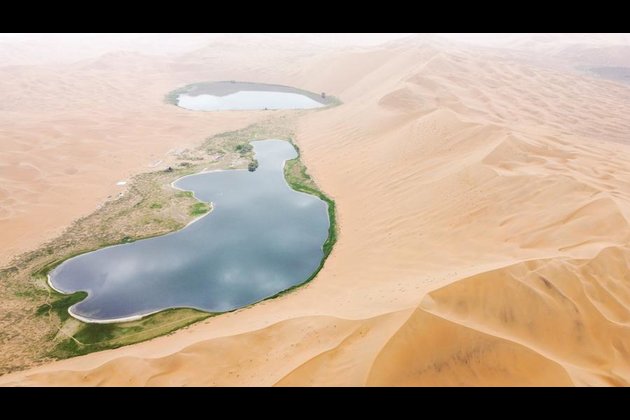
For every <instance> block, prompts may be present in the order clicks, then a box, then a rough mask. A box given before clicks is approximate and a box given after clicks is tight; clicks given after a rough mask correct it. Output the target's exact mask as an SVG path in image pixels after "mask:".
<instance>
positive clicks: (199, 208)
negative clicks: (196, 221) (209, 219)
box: [188, 203, 210, 216]
mask: <svg viewBox="0 0 630 420" xmlns="http://www.w3.org/2000/svg"><path fill="white" fill-rule="evenodd" d="M209 211H210V206H209V205H208V204H207V203H195V204H193V205H191V206H190V210H189V211H188V214H190V215H191V216H201V215H202V214H206V213H208V212H209Z"/></svg>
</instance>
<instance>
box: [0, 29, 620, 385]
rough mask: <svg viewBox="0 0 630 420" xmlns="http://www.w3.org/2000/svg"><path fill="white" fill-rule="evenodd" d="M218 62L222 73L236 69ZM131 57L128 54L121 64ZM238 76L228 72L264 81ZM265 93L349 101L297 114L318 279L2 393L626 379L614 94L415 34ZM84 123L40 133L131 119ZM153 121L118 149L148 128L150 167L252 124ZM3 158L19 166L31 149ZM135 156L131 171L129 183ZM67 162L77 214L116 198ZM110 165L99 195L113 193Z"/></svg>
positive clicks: (291, 75) (10, 381)
mask: <svg viewBox="0 0 630 420" xmlns="http://www.w3.org/2000/svg"><path fill="white" fill-rule="evenodd" d="M216 51H217V49H215V48H206V49H202V51H201V52H202V53H203V54H202V58H200V59H199V60H198V62H196V61H195V55H194V54H193V53H190V54H188V55H186V56H185V58H186V61H184V62H181V63H179V64H178V65H179V66H180V70H177V68H178V67H177V66H178V65H176V64H174V65H173V67H172V68H173V69H175V70H172V71H173V73H174V74H175V75H173V74H171V73H169V71H171V70H169V71H167V70H164V76H163V77H164V79H161V80H160V81H155V82H154V83H155V86H154V87H152V88H150V89H149V88H147V91H146V92H145V93H144V94H143V95H142V96H140V97H138V98H137V99H136V101H137V102H136V104H137V106H140V105H144V104H145V103H148V102H150V101H151V100H154V99H155V97H156V95H157V93H156V92H157V91H158V90H159V89H157V87H159V88H162V87H165V86H166V85H167V82H166V79H168V78H170V80H174V79H176V78H177V77H180V78H181V79H183V78H184V76H183V75H184V74H186V75H191V74H195V72H199V73H201V70H199V67H195V66H196V65H197V64H195V63H203V64H207V63H208V62H217V59H216V57H215V54H216ZM200 54H201V53H200ZM279 55H282V54H279ZM284 56H290V54H289V53H286V54H285V55H284ZM228 58H229V60H228V63H227V64H226V67H225V69H217V70H216V71H215V73H216V75H217V76H218V75H225V74H227V73H228V71H227V70H230V69H232V67H233V66H235V62H236V61H237V60H236V59H235V58H234V57H232V56H229V57H228ZM110 59H114V60H115V59H117V58H116V57H114V58H111V57H110ZM145 59H147V58H141V57H135V58H134V64H133V68H136V67H139V68H142V66H141V65H140V64H141V63H140V62H142V60H145ZM135 60H138V62H136V61H135ZM95 63H100V64H99V65H98V69H95V68H93V66H94V65H95ZM252 66H253V65H252ZM101 68H109V67H108V66H105V65H104V64H103V63H102V62H99V61H97V60H96V61H93V64H92V67H90V69H89V70H84V71H90V72H96V71H101V70H99V69H101ZM224 70H225V71H224ZM254 70H255V69H252V68H251V67H242V68H241V69H240V70H239V73H238V76H239V77H240V76H243V75H246V74H247V75H251V76H252V77H251V79H250V80H252V81H257V80H258V78H259V77H263V76H265V75H269V74H270V73H271V70H270V69H269V68H267V69H266V70H264V71H263V72H262V73H260V72H257V71H254ZM178 71H179V72H180V73H178ZM95 77H96V76H95ZM123 79H124V78H123V77H122V76H121V80H123ZM125 80H126V79H125ZM265 81H266V82H270V83H284V84H289V85H296V86H301V87H304V88H306V89H311V90H313V91H316V92H319V91H327V92H333V93H334V95H335V96H339V97H340V98H342V99H343V101H344V103H343V105H341V106H339V107H336V108H332V109H329V110H324V111H321V112H313V113H304V115H302V116H301V117H300V119H299V129H298V133H297V138H296V139H295V141H296V142H297V144H298V145H299V147H300V150H301V153H302V157H303V159H304V162H305V164H306V166H307V167H308V168H309V171H310V173H311V175H312V176H313V177H314V178H315V179H316V181H317V183H318V185H319V186H320V187H321V189H322V190H323V191H325V192H326V193H327V194H328V195H330V196H331V197H333V198H334V199H335V200H336V206H337V214H338V224H339V227H340V231H339V240H338V242H337V245H336V247H335V249H334V251H333V253H332V254H331V256H330V257H329V259H328V260H327V262H326V264H325V266H324V268H323V269H322V270H321V271H320V273H319V274H318V276H317V278H316V279H315V280H314V281H313V282H312V283H310V284H309V285H308V286H306V287H304V288H301V289H299V290H297V291H295V292H292V293H290V294H288V295H284V296H282V297H280V298H278V299H274V300H271V301H266V302H263V303H261V304H258V305H255V306H253V307H251V308H247V309H243V310H240V311H237V312H234V313H230V314H226V315H222V316H218V317H214V318H210V319H208V320H205V321H203V322H201V323H198V324H195V325H192V326H190V327H188V328H186V329H184V330H182V331H178V332H176V333H175V334H173V335H169V336H164V337H160V338H157V339H154V340H152V341H149V342H145V343H140V344H136V345H133V346H129V347H124V348H120V349H116V350H110V351H105V352H101V353H95V354H90V355H87V356H82V357H78V358H75V359H69V360H64V361H59V362H54V363H50V364H47V365H43V366H40V367H36V368H34V369H31V370H27V371H23V372H16V373H13V374H9V375H5V376H2V377H0V384H2V385H136V386H140V385H150V386H151V385H229V386H232V385H278V386H290V385H368V386H370V385H445V386H456V385H490V386H505V385H525V386H540V385H552V386H567V385H578V386H582V385H596V386H599V385H615V386H627V385H629V384H630V346H629V345H628V343H630V277H629V276H628V274H627V267H628V266H629V264H630V224H629V221H630V183H628V179H630V169H629V168H630V145H628V137H627V133H628V132H630V121H629V120H628V118H627V115H628V113H629V112H630V88H628V87H625V86H623V85H619V84H614V83H611V82H608V81H603V80H597V79H594V78H588V77H584V76H581V75H578V74H575V73H571V72H562V71H560V70H553V69H550V68H542V67H539V66H534V65H529V64H527V63H526V62H525V61H523V60H520V59H519V60H515V59H513V58H510V57H507V58H506V57H504V56H502V55H501V53H500V52H496V51H493V50H470V51H469V50H466V49H463V48H460V47H456V46H452V45H450V44H449V43H437V42H436V43H432V42H429V43H426V44H423V43H421V42H420V41H419V40H418V39H415V38H410V39H408V40H405V41H404V42H403V41H400V42H395V43H392V44H391V45H390V46H388V47H371V48H362V49H357V50H351V51H342V52H340V51H336V50H328V49H324V50H317V51H315V52H314V53H313V54H312V55H306V56H305V55H299V57H298V58H296V60H295V61H291V60H287V61H286V66H283V67H282V68H281V69H280V70H278V72H276V73H274V75H273V76H272V78H271V79H270V80H265ZM95 83H96V82H95ZM121 83H122V82H121ZM164 90H167V89H164ZM77 100H78V99H77ZM101 105H102V106H105V105H104V104H101ZM99 106H100V105H99ZM94 112H95V113H94V114H91V115H90V116H88V117H85V118H84V119H82V120H81V121H82V123H84V124H87V125H86V126H85V127H82V126H81V124H77V125H76V127H75V128H72V129H70V128H66V127H68V126H67V125H64V124H61V123H59V125H58V126H55V125H53V127H57V128H56V130H57V132H58V133H59V135H60V138H63V139H65V138H67V136H69V135H70V133H71V132H72V133H73V135H75V134H76V133H79V134H80V133H82V134H86V135H87V134H89V133H94V132H93V131H92V130H95V129H96V128H94V127H99V128H98V129H99V130H106V129H108V128H110V127H112V126H114V125H116V126H118V125H119V124H120V123H121V122H125V121H128V120H129V118H131V117H129V115H131V113H132V111H131V108H126V111H125V113H121V114H120V115H119V116H118V117H113V116H111V115H110V114H108V113H107V112H106V111H98V113H96V111H94ZM150 113H151V114H152V115H151V117H149V116H148V114H149V112H148V111H147V113H142V114H141V115H140V122H141V123H140V125H139V126H138V127H139V128H137V129H136V128H135V126H134V127H131V128H129V127H126V128H125V130H121V131H120V132H119V136H120V137H117V139H118V140H116V141H123V140H122V139H123V138H127V139H129V138H139V137H140V136H141V134H140V131H141V130H143V129H147V128H150V130H153V131H152V132H153V133H154V134H156V135H157V136H158V139H159V147H158V146H151V147H152V148H151V150H161V152H165V151H166V150H168V148H169V147H173V144H175V143H176V142H177V140H176V139H180V138H182V137H186V138H188V139H190V141H191V142H194V141H193V140H195V139H197V138H198V137H199V136H200V135H202V133H203V132H204V130H206V131H208V129H209V127H210V131H218V130H221V129H223V130H225V129H228V127H231V126H237V125H238V124H243V123H245V122H248V121H251V120H253V119H254V117H251V116H247V115H245V114H238V113H235V114H233V117H230V118H229V121H224V122H219V120H218V119H217V118H216V117H215V116H212V115H209V114H206V115H204V116H202V117H200V116H189V115H188V114H184V113H183V112H181V111H180V110H177V109H170V108H167V107H162V106H157V105H155V106H154V107H153V108H151V112H150ZM224 115H225V114H222V115H221V118H223V116H224ZM101 117H102V118H106V122H98V123H97V122H96V121H97V120H99V119H100V118H101ZM163 121H166V122H163ZM33 124H34V123H33ZM16 130H17V128H16ZM32 130H35V128H34V125H25V126H24V127H23V128H20V130H18V131H21V132H22V133H27V132H30V131H32ZM38 130H41V128H38ZM74 130H79V131H77V132H76V133H75V131H74ZM136 130H139V131H136ZM48 134H50V133H48V132H44V131H41V134H40V135H41V136H42V138H44V136H47V135H48ZM205 134H208V133H207V132H206V133H205ZM143 135H144V134H143ZM53 137H54V136H53ZM46 138H48V137H46ZM26 144H27V143H24V144H23V146H19V147H18V146H16V150H18V149H19V148H20V147H27V146H26ZM99 144H100V143H99ZM139 144H140V145H142V144H144V143H142V142H141V141H140V143H139ZM28 147H31V146H28ZM32 147H36V146H32ZM58 147H64V146H63V142H61V144H60V145H59V146H58ZM77 147H80V146H77ZM139 147H140V146H139ZM29 150H32V149H29ZM103 150H105V149H103ZM110 150H111V149H110ZM12 153H15V154H16V157H15V159H14V160H12V161H11V162H15V163H11V164H12V165H19V162H20V158H19V154H20V153H26V152H22V151H18V152H12ZM110 153H114V152H110ZM121 159H122V158H121ZM125 159H126V158H125ZM140 160H141V158H140V157H138V155H136V156H135V157H133V156H132V157H129V164H128V165H127V166H124V167H125V168H126V169H125V170H129V169H128V168H131V167H135V168H137V167H138V166H133V165H132V164H131V162H139V161H140ZM43 166H44V165H42V166H41V167H39V168H40V169H41V168H42V167H43ZM65 166H66V164H64V163H59V164H58V166H56V167H57V171H61V169H62V168H63V169H65ZM73 167H75V168H76V169H77V170H78V171H79V173H90V174H91V175H89V176H88V178H87V179H88V181H89V182H93V183H94V185H95V186H98V188H100V189H98V190H97V191H95V193H94V197H92V198H93V199H94V200H93V201H92V202H91V203H92V204H93V202H94V201H95V200H96V198H97V197H102V196H103V195H104V194H106V193H109V191H110V190H111V188H112V187H109V186H107V184H106V183H104V179H103V178H99V174H102V173H103V172H102V171H101V172H99V171H94V170H93V169H90V167H88V166H83V165H82V164H81V162H78V163H77V162H73ZM122 167H123V166H121V168H122ZM88 169H89V170H88ZM110 169H111V168H110ZM117 170H118V169H116V170H111V172H112V175H111V176H108V177H106V178H105V180H107V181H108V182H109V181H112V182H111V184H113V182H114V179H116V180H118V179H122V177H121V176H120V172H116V171H117ZM2 173H4V172H2ZM11 173H12V174H15V175H12V176H16V177H17V176H19V177H21V178H20V179H24V180H27V179H28V180H30V181H29V182H30V183H29V184H28V185H32V187H29V188H32V190H29V191H25V192H23V194H27V193H29V192H33V191H37V188H40V189H45V187H44V186H43V185H44V184H43V182H44V181H43V180H40V178H38V177H39V176H40V175H39V172H38V171H37V170H36V169H35V168H32V167H22V169H20V171H15V172H13V171H12V172H11ZM60 176H61V175H60ZM69 176H71V175H67V177H69ZM86 176H87V175H86ZM92 176H94V179H92V178H91V177H92ZM67 177H66V176H64V178H63V179H69V178H67ZM110 178H111V179H110ZM43 179H45V177H44V178H43ZM90 180H92V181H90ZM20 182H22V181H20V180H13V181H12V183H7V184H3V185H2V187H1V188H2V189H0V194H2V195H0V200H11V199H13V200H17V199H18V198H19V197H20V194H18V193H17V192H15V191H17V189H18V188H20V185H22V184H20ZM24 182H26V181H24ZM35 186H36V187H35ZM13 188H15V191H14V190H13ZM57 188H66V189H71V188H72V187H71V186H66V187H57ZM63 191H66V190H63ZM42 199H46V200H48V201H51V200H53V198H52V196H50V195H43V196H42ZM92 204H90V205H92ZM18 208H19V206H13V207H11V206H7V209H6V210H4V209H3V211H4V213H0V217H3V216H2V215H3V214H9V213H10V212H12V211H17V209H18ZM13 209H15V210H13ZM88 209H89V205H86V206H84V207H83V208H82V210H81V211H87V210H88ZM79 213H80V211H79V210H77V214H79ZM4 217H6V216H4ZM67 217H68V218H70V217H71V215H68V216H67ZM19 220H20V219H19V217H17V216H16V217H15V218H14V219H13V220H12V225H11V226H17V227H16V229H19V224H15V223H18V221H19ZM68 221H69V219H68V220H66V219H65V218H63V219H62V218H60V219H58V220H57V221H56V222H55V223H53V224H52V225H51V229H52V226H53V225H54V226H57V227H58V226H63V224H65V223H67V222H68ZM0 222H1V220H0ZM1 227H2V225H0V228H1ZM16 232H17V230H16ZM37 237H38V238H40V237H41V235H40V236H37ZM14 248H16V249H17V248H18V245H16V246H15V247H14ZM9 251H12V250H9Z"/></svg>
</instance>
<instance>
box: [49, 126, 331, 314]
mask: <svg viewBox="0 0 630 420" xmlns="http://www.w3.org/2000/svg"><path fill="white" fill-rule="evenodd" d="M268 140H282V141H287V142H289V143H290V144H291V146H292V147H293V148H294V149H295V151H296V157H295V158H293V159H287V160H285V161H284V162H283V164H282V171H283V174H284V177H283V178H284V181H285V182H286V184H287V185H288V186H289V188H291V189H292V190H293V191H295V192H298V193H301V194H308V195H312V196H315V197H317V198H319V199H320V200H322V201H323V202H324V203H325V204H326V207H327V213H328V236H327V237H326V240H325V241H324V243H323V244H322V251H323V255H322V259H321V261H320V263H319V265H318V266H317V268H316V269H315V270H314V271H313V273H312V274H311V275H310V276H309V277H308V278H307V279H306V280H304V281H303V282H301V283H298V284H295V285H293V286H291V287H289V288H287V289H284V290H281V291H279V292H277V293H275V294H273V295H271V296H268V297H265V298H263V299H260V300H258V301H256V302H252V303H250V304H248V305H245V306H242V307H240V308H235V309H232V310H229V311H223V312H209V311H206V310H203V309H200V308H195V307H177V308H163V309H159V310H156V311H152V312H148V313H146V314H138V315H132V316H129V317H122V318H113V319H94V318H89V317H85V316H82V315H79V314H77V313H76V312H75V311H73V308H74V306H75V305H77V304H78V303H79V302H77V303H75V304H73V305H72V306H70V307H69V308H68V313H69V314H70V316H72V317H73V318H74V319H76V320H78V321H81V322H83V323H86V324H117V323H125V322H132V321H138V320H141V319H143V318H146V317H148V316H151V315H154V314H157V313H161V312H164V311H169V310H174V309H194V310H198V311H200V312H204V313H206V314H208V316H216V315H221V314H225V313H229V312H234V311H238V310H242V309H246V308H249V307H251V306H253V305H256V304H258V303H260V302H263V301H266V300H269V299H275V298H277V297H280V296H283V295H285V294H287V293H289V292H291V291H294V290H295V289H297V288H299V287H302V286H304V285H306V284H308V283H309V282H310V281H311V280H313V279H314V278H315V277H316V276H317V274H318V273H319V272H320V270H321V269H322V268H323V267H324V264H325V262H326V260H327V258H328V256H329V255H330V253H331V252H332V248H333V246H334V244H335V243H336V240H337V224H336V212H335V211H336V209H335V202H334V201H333V200H332V199H331V198H329V197H328V196H327V195H326V194H324V193H323V192H322V191H321V190H319V188H318V187H317V185H316V184H315V183H314V182H313V184H314V188H311V187H307V186H305V185H302V184H299V183H297V182H291V180H290V179H289V178H288V176H287V175H288V174H287V163H288V162H293V161H295V162H296V164H301V166H302V170H303V171H305V170H306V167H305V165H304V164H303V162H302V161H301V153H300V149H299V147H298V146H297V145H296V144H295V143H294V142H293V139H292V138H290V137H289V138H288V139H268ZM252 141H260V140H252ZM250 143H251V141H250ZM245 170H246V169H216V170H212V171H204V170H202V171H200V172H197V173H194V174H188V175H184V176H181V177H179V178H177V179H175V180H173V181H172V182H171V183H170V186H171V187H172V188H174V189H176V190H179V191H186V192H191V193H192V196H193V197H194V198H195V199H196V200H197V201H199V202H201V203H205V202H204V201H201V200H199V198H198V197H197V196H196V195H195V192H194V191H191V190H185V189H183V188H179V187H177V186H176V185H175V184H176V183H177V182H178V181H179V180H181V179H183V178H186V177H190V176H197V175H202V174H207V173H214V172H225V171H245ZM304 175H306V174H305V173H304ZM306 176H307V177H308V178H307V179H308V180H311V181H312V179H311V178H310V176H308V175H306ZM209 204H210V206H211V207H210V210H209V211H208V212H206V213H205V214H202V215H200V216H198V217H196V218H195V219H193V220H191V221H190V222H188V223H187V224H186V225H185V226H184V227H182V228H181V229H178V230H175V231H171V232H168V233H165V234H162V235H157V236H153V237H158V236H166V235H170V234H173V233H175V232H179V231H181V230H184V229H186V228H187V227H188V226H190V225H191V224H193V223H195V222H197V221H199V220H200V219H201V218H203V217H205V216H208V215H210V214H211V213H212V210H213V209H214V203H213V202H210V203H209ZM143 239H150V238H142V239H140V240H143ZM120 245H126V243H123V244H114V245H110V246H107V247H103V248H99V249H105V248H109V247H113V246H120ZM94 251H97V250H92V251H88V252H94ZM88 252H86V253H88ZM76 256H77V255H72V256H69V257H68V258H67V259H64V260H63V261H59V262H58V264H55V265H54V266H52V267H50V268H49V270H48V272H46V273H45V274H46V277H47V284H48V286H49V287H50V288H51V289H52V290H54V291H55V292H57V293H59V294H62V295H65V296H69V295H72V294H74V293H78V292H79V293H80V292H85V293H87V294H88V296H89V291H75V292H71V293H68V292H63V291H61V290H59V289H57V288H55V287H54V285H53V284H52V281H51V277H50V272H51V271H52V270H54V269H55V268H56V267H58V266H59V265H61V264H63V263H64V262H65V261H68V260H69V259H71V258H74V257H76ZM86 298H87V296H86ZM84 299H85V298H84ZM84 299H81V301H83V300H84Z"/></svg>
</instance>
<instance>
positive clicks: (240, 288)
mask: <svg viewBox="0 0 630 420" xmlns="http://www.w3.org/2000/svg"><path fill="white" fill-rule="evenodd" d="M252 145H253V146H254V152H255V153H256V158H257V159H258V162H259V167H258V169H257V170H256V171H255V172H249V171H247V170H229V171H221V172H213V173H206V174H198V175H191V176H188V177H185V178H182V179H180V180H179V181H177V182H176V183H175V185H176V186H177V187H178V188H181V189H184V190H190V191H193V192H194V194H195V196H196V197H197V198H198V199H200V200H201V201H206V202H209V201H211V202H212V203H213V210H212V212H211V213H209V214H208V215H206V216H204V217H202V218H201V219H200V220H198V221H196V222H195V223H193V224H191V225H189V226H187V227H186V228H184V229H182V230H181V231H178V232H174V233H171V234H168V235H165V236H161V237H157V238H151V239H145V240H141V241H138V242H134V243H130V244H124V245H116V246H112V247H109V248H104V249H101V250H98V251H94V252H90V253H88V254H84V255H80V256H77V257H74V258H71V259H69V260H67V261H65V262H64V263H63V264H61V265H60V266H59V267H57V268H56V269H55V270H53V271H52V272H51V274H50V281H51V283H52V285H53V286H54V287H55V288H56V289H59V290H62V291H64V292H75V291H80V290H83V291H87V292H88V297H87V299H85V300H84V301H82V302H80V303H78V304H76V305H74V306H73V307H72V308H71V312H72V313H73V314H75V315H78V316H79V317H83V318H89V319H92V320H97V321H107V320H113V319H119V318H127V317H133V316H138V315H146V314H148V313H151V312H156V311H159V310H163V309H167V308H176V307H192V308H198V309H203V310H206V311H211V312H219V311H227V310H231V309H235V308H239V307H242V306H246V305H248V304H251V303H253V302H256V301H259V300H261V299H264V298H266V297H269V296H272V295H274V294H276V293H278V292H280V291H282V290H285V289H287V288H289V287H291V286H293V285H296V284H299V283H302V282H304V281H305V280H306V279H308V278H309V277H310V276H311V274H312V273H313V272H314V271H315V270H316V269H317V267H318V266H319V264H320V262H321V260H322V258H323V251H322V245H323V244H324V242H325V240H326V238H327V236H328V227H329V220H328V209H327V204H326V203H325V202H324V201H322V200H320V199H319V198H317V197H315V196H312V195H308V194H304V193H300V192H296V191H294V190H292V189H291V188H290V187H289V186H288V185H287V183H286V181H285V179H284V173H283V166H284V162H285V161H286V160H289V159H293V158H294V157H296V156H297V153H296V151H295V149H294V148H293V146H292V145H291V144H290V143H289V142H286V141H280V140H265V141H255V142H252Z"/></svg>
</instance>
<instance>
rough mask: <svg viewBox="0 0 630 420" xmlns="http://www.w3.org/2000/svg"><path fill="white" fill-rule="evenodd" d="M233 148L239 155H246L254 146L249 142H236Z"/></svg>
mask: <svg viewBox="0 0 630 420" xmlns="http://www.w3.org/2000/svg"><path fill="white" fill-rule="evenodd" d="M234 150H236V151H237V152H239V153H240V154H241V155H246V154H248V153H251V152H252V150H254V146H252V145H251V144H250V143H244V144H237V145H236V147H235V148H234Z"/></svg>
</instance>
